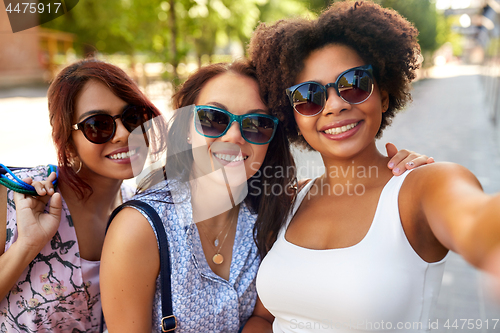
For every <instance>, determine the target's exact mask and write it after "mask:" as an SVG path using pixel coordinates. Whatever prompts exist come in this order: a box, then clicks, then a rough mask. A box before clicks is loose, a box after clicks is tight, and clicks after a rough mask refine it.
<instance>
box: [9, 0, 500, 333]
mask: <svg viewBox="0 0 500 333" xmlns="http://www.w3.org/2000/svg"><path fill="white" fill-rule="evenodd" d="M58 1H59V0H58ZM61 1H63V0H60V2H61ZM41 2H42V1H41ZM43 2H47V1H43ZM331 2H332V1H328V0H312V1H302V0H234V1H231V0H166V1H160V0H105V1H103V0H80V1H79V3H78V5H77V6H76V7H75V8H74V9H73V10H71V11H70V12H68V13H67V14H65V15H63V16H61V17H59V18H57V19H55V20H53V21H50V22H48V23H45V24H43V25H41V26H37V27H34V28H31V29H28V30H25V31H21V32H18V33H12V30H11V26H10V24H9V19H8V17H7V13H6V10H5V7H4V3H3V2H2V1H0V163H3V164H6V165H11V166H26V167H28V166H35V165H38V164H48V163H56V155H55V152H54V149H53V145H52V141H51V128H50V125H49V120H48V111H47V98H46V93H47V88H48V83H49V82H50V80H51V79H52V78H53V77H54V75H56V73H57V72H58V71H59V70H60V69H61V68H62V67H64V66H66V65H68V64H70V63H72V62H74V61H75V60H78V59H82V58H84V57H86V56H94V57H97V58H99V59H102V60H106V61H110V62H112V63H114V64H116V65H118V66H120V67H121V68H123V69H124V70H125V71H126V72H127V73H128V74H129V75H130V76H131V77H132V78H134V80H136V82H137V83H138V84H139V86H140V87H141V89H142V90H143V91H144V92H145V93H146V95H147V96H148V97H150V98H151V99H152V101H153V102H154V103H155V105H156V106H157V107H158V108H159V109H160V110H161V111H162V112H164V113H166V114H168V113H169V112H170V111H171V106H170V97H171V94H172V92H173V91H174V89H175V86H176V85H177V84H179V83H181V82H182V81H183V80H185V78H186V77H187V76H188V75H189V73H190V72H192V71H194V70H196V69H197V68H198V67H199V66H202V65H204V64H208V63H213V62H220V61H231V60H232V59H235V58H238V57H242V56H244V55H245V49H246V46H247V43H248V40H249V38H250V37H251V34H252V31H253V29H254V28H255V27H256V26H257V25H258V24H259V22H274V21H276V20H278V19H280V18H286V17H292V16H297V15H301V16H306V17H315V16H317V14H318V13H319V12H321V11H322V10H323V9H324V8H326V7H327V6H328V5H329V4H330V3H331ZM376 2H378V3H380V4H381V5H382V6H384V7H390V8H393V9H395V10H397V11H398V12H399V13H401V14H402V15H403V16H405V17H406V18H407V19H408V20H410V21H411V22H413V23H414V25H415V26H416V27H417V28H418V30H419V31H420V35H419V42H420V45H421V48H422V55H423V58H422V65H421V68H420V69H419V72H418V80H417V82H416V83H415V84H414V91H413V97H414V103H413V104H412V105H411V106H410V107H409V108H408V109H407V110H406V111H405V112H403V113H402V114H401V115H400V116H398V117H396V118H395V121H394V124H393V125H392V127H391V128H389V129H388V130H386V132H385V133H384V136H383V138H382V139H381V140H380V142H379V147H380V148H381V149H383V144H384V143H385V142H386V141H389V140H390V141H393V142H395V143H396V144H397V145H398V147H399V148H408V149H412V150H415V151H418V152H421V153H425V154H428V155H432V156H434V157H435V158H436V160H438V161H453V162H456V163H460V164H462V165H465V166H466V167H468V168H469V169H471V170H472V171H473V172H474V173H475V174H476V176H477V177H478V179H479V180H480V182H481V183H482V185H483V187H484V188H485V191H486V192H488V193H493V192H499V191H500V153H499V152H500V149H499V147H500V135H499V129H498V125H497V123H498V122H499V121H500V103H499V95H500V85H499V82H500V81H499V76H500V57H499V53H500V42H499V41H500V40H499V35H500V0H435V1H433V0H378V1H376ZM295 155H296V158H297V161H298V164H299V166H304V165H305V166H308V168H307V169H306V168H301V169H299V171H300V172H301V176H304V177H305V176H308V177H313V176H316V175H318V174H319V173H320V172H321V171H322V169H321V168H322V162H321V160H320V159H319V158H318V156H317V155H315V154H312V153H304V152H298V151H297V152H295ZM485 280H486V278H485V277H484V276H483V274H481V273H480V272H478V271H476V270H474V269H473V268H471V267H470V266H468V265H467V264H466V263H465V262H463V261H462V260H461V259H460V258H458V257H454V256H452V257H451V258H450V261H449V262H448V264H447V269H446V272H445V275H444V278H443V288H442V290H441V294H440V298H439V304H438V308H437V311H436V313H435V314H434V317H435V318H439V319H440V320H447V319H460V318H462V319H469V318H472V319H481V320H487V319H490V320H492V319H495V318H500V309H499V308H498V306H497V305H495V301H492V300H491V289H490V288H489V287H488V285H487V284H486V283H485V282H484V281H485ZM453 331H454V332H462V331H463V332H465V331H467V332H471V330H467V329H464V330H460V329H453ZM472 331H476V332H500V325H498V326H497V327H496V328H495V329H492V328H491V327H490V328H488V329H487V328H486V327H482V328H480V329H476V330H472Z"/></svg>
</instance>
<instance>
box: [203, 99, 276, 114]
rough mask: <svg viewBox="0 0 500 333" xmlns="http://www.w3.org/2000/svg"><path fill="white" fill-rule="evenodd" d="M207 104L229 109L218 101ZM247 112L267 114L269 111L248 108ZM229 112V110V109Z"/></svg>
mask: <svg viewBox="0 0 500 333" xmlns="http://www.w3.org/2000/svg"><path fill="white" fill-rule="evenodd" d="M207 104H209V105H213V106H216V107H218V108H220V109H224V110H226V111H229V110H228V108H227V107H226V106H225V105H224V104H222V103H219V102H208V103H207ZM248 111H249V112H248V113H264V114H269V112H268V111H267V110H264V109H252V110H248ZM229 112H231V111H229Z"/></svg>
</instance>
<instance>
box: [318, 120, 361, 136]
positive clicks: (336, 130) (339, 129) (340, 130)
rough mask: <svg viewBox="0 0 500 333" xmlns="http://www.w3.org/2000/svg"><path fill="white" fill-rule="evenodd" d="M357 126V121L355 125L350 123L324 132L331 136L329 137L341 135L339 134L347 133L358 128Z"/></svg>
mask: <svg viewBox="0 0 500 333" xmlns="http://www.w3.org/2000/svg"><path fill="white" fill-rule="evenodd" d="M358 124H359V121H358V122H357V123H352V124H349V125H345V126H340V127H333V128H329V129H327V130H326V131H324V132H325V133H326V134H331V135H334V134H341V133H344V132H347V131H349V130H351V129H353V128H354V127H356V126H358Z"/></svg>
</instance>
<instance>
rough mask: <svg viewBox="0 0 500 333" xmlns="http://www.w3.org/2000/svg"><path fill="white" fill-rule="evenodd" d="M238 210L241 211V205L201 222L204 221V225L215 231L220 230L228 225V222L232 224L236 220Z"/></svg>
mask: <svg viewBox="0 0 500 333" xmlns="http://www.w3.org/2000/svg"><path fill="white" fill-rule="evenodd" d="M238 212H239V205H237V206H235V207H233V208H231V209H230V210H228V211H226V212H223V213H221V214H219V215H217V216H213V217H211V218H208V219H206V220H204V221H201V222H203V225H204V226H205V227H206V228H207V229H209V230H213V233H215V232H219V231H220V230H221V229H222V228H225V227H227V226H228V224H231V222H234V221H235V220H236V219H237V218H238ZM214 235H215V234H214Z"/></svg>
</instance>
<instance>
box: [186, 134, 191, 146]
mask: <svg viewBox="0 0 500 333" xmlns="http://www.w3.org/2000/svg"><path fill="white" fill-rule="evenodd" d="M187 143H189V144H191V138H190V137H189V136H188V137H187Z"/></svg>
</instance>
